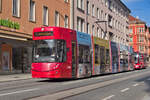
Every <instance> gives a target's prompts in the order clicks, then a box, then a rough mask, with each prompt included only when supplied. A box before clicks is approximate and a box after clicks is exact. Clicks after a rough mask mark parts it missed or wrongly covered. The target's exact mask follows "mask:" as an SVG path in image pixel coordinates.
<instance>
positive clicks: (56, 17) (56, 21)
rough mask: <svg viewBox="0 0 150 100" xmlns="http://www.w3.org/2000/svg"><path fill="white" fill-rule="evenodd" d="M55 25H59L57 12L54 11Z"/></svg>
mask: <svg viewBox="0 0 150 100" xmlns="http://www.w3.org/2000/svg"><path fill="white" fill-rule="evenodd" d="M55 26H59V13H58V12H57V11H55Z"/></svg>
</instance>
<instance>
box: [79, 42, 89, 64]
mask: <svg viewBox="0 0 150 100" xmlns="http://www.w3.org/2000/svg"><path fill="white" fill-rule="evenodd" d="M79 63H80V64H81V63H90V49H89V47H88V46H83V45H80V46H79Z"/></svg>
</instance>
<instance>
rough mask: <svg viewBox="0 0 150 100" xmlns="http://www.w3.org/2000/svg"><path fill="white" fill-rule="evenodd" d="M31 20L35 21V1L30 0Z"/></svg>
mask: <svg viewBox="0 0 150 100" xmlns="http://www.w3.org/2000/svg"><path fill="white" fill-rule="evenodd" d="M29 20H30V21H35V2H34V1H32V0H30V15H29Z"/></svg>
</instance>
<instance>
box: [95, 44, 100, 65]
mask: <svg viewBox="0 0 150 100" xmlns="http://www.w3.org/2000/svg"><path fill="white" fill-rule="evenodd" d="M98 55H99V46H98V45H96V44H95V64H98V63H99V61H98Z"/></svg>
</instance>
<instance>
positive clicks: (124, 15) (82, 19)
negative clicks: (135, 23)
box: [70, 0, 130, 45]
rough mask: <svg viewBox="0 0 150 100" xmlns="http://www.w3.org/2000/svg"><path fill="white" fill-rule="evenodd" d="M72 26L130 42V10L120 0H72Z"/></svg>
mask: <svg viewBox="0 0 150 100" xmlns="http://www.w3.org/2000/svg"><path fill="white" fill-rule="evenodd" d="M70 10H71V15H72V14H73V15H72V16H70V18H71V28H72V29H75V30H78V31H81V32H85V33H89V34H93V35H94V36H97V37H100V38H103V39H107V40H112V41H115V42H118V43H122V44H126V45H127V43H128V15H129V13H130V10H129V9H128V8H127V7H126V6H125V5H124V4H123V3H122V2H121V1H120V0H71V9H70Z"/></svg>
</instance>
